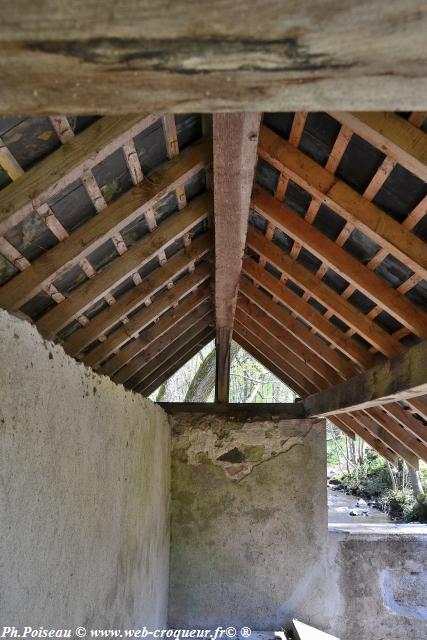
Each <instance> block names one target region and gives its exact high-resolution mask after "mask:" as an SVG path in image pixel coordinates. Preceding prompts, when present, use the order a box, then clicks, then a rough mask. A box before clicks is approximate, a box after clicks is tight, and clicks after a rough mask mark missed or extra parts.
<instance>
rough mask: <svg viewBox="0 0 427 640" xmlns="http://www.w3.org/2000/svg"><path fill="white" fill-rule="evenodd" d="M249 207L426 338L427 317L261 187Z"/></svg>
mask: <svg viewBox="0 0 427 640" xmlns="http://www.w3.org/2000/svg"><path fill="white" fill-rule="evenodd" d="M253 203H254V206H255V208H256V209H257V211H259V212H260V213H261V214H262V215H263V216H264V217H265V218H267V220H270V221H271V222H273V224H275V225H276V226H277V227H278V228H279V229H281V230H282V231H283V232H284V233H288V234H289V235H290V236H291V237H292V238H294V239H295V240H297V241H298V242H300V243H301V244H302V245H304V246H305V247H306V248H307V249H308V250H309V251H310V252H311V253H312V254H313V255H315V256H316V257H317V258H318V259H319V260H322V261H323V262H324V263H325V264H326V265H328V266H329V267H330V268H332V269H335V271H337V272H338V273H339V274H341V276H342V277H344V278H345V279H346V280H348V281H349V282H350V283H351V284H353V285H354V286H355V287H356V289H359V290H360V291H361V292H362V293H364V294H365V295H366V296H367V297H368V298H370V299H371V300H373V301H374V302H376V303H377V304H378V305H379V306H381V307H382V308H383V309H385V310H386V311H387V312H388V313H389V314H390V315H392V316H393V317H394V318H396V319H397V320H398V321H399V322H400V323H401V324H403V325H404V326H406V327H407V328H408V329H409V330H410V331H412V332H413V333H415V334H416V335H419V336H421V337H427V314H425V313H424V312H423V311H421V310H420V309H418V308H417V307H416V306H415V305H413V304H412V303H410V302H409V301H408V300H407V299H406V298H404V296H402V295H401V294H400V293H398V292H396V291H395V290H394V289H393V288H392V287H391V286H390V285H389V284H387V283H386V282H385V281H384V280H382V278H380V276H378V275H377V274H376V273H374V272H372V271H370V270H369V269H368V268H367V267H365V266H364V265H363V264H361V263H360V262H359V261H358V260H356V258H353V256H351V255H350V254H349V253H347V251H345V250H344V249H342V248H341V247H339V246H337V245H336V244H335V242H333V241H332V240H330V239H329V238H328V237H327V236H325V235H324V234H323V233H321V232H320V231H319V230H318V229H316V228H315V227H313V226H312V225H311V224H309V223H308V222H306V221H305V220H303V219H302V218H300V217H299V216H298V214H296V213H295V212H294V211H292V209H290V208H289V207H287V206H286V205H284V204H282V203H281V202H279V201H278V200H276V199H275V198H273V197H272V196H270V195H269V194H268V192H267V191H265V190H264V189H262V188H261V187H255V189H254V198H253Z"/></svg>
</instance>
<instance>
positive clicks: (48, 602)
mask: <svg viewBox="0 0 427 640" xmlns="http://www.w3.org/2000/svg"><path fill="white" fill-rule="evenodd" d="M0 434H1V453H0V460H1V476H0V481H1V512H2V514H1V521H0V522H1V524H0V539H1V543H0V544H1V551H0V566H1V594H0V620H1V621H2V624H4V625H9V626H11V625H16V626H18V627H22V626H23V625H32V626H33V627H36V626H39V625H43V626H45V627H49V626H51V627H55V628H58V627H67V626H76V625H84V626H87V627H90V626H100V627H107V626H112V627H115V626H117V627H119V628H120V627H123V626H124V625H126V626H136V625H146V626H147V627H158V626H162V625H164V624H165V623H166V612H167V587H168V570H169V569H168V562H169V519H168V511H169V490H170V427H169V423H168V418H167V416H166V414H165V413H164V412H163V411H162V410H161V409H160V408H159V407H156V406H155V405H154V404H153V403H152V402H150V401H149V400H145V399H144V398H142V397H141V396H138V395H135V394H132V393H128V392H125V391H124V389H123V388H122V387H119V386H117V385H115V384H113V383H112V382H111V381H110V380H108V379H107V378H105V377H100V376H98V375H95V374H94V373H92V372H91V371H90V370H89V369H87V368H85V367H83V365H80V364H78V363H77V362H75V361H74V360H72V359H71V358H69V357H68V356H66V355H65V353H64V352H63V350H62V349H61V347H58V346H54V345H52V344H50V343H47V342H44V341H43V340H42V338H41V337H40V335H39V334H38V333H37V331H36V330H35V328H34V327H32V326H30V325H29V324H27V323H25V322H22V321H19V320H17V319H16V318H13V317H12V316H9V315H8V314H6V313H5V312H0Z"/></svg>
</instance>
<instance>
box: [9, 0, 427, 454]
mask: <svg viewBox="0 0 427 640" xmlns="http://www.w3.org/2000/svg"><path fill="white" fill-rule="evenodd" d="M109 2H110V0H107V3H104V4H106V5H108V4H109ZM288 4H289V3H288ZM191 5H192V3H191V2H190V3H188V2H183V1H181V0H178V1H177V2H176V3H174V5H173V6H171V7H170V8H169V9H168V12H167V14H166V15H165V12H164V11H163V10H161V9H162V5H161V4H160V3H158V2H157V0H155V1H154V2H153V3H151V5H150V7H149V8H147V5H146V3H134V2H131V0H119V2H115V3H114V7H113V5H111V10H110V11H109V10H108V7H107V6H104V7H103V11H102V12H101V13H100V12H99V11H98V10H97V8H96V7H95V5H93V4H92V3H87V2H83V1H80V0H77V2H74V3H72V6H71V5H67V4H66V3H59V4H58V3H55V10H52V9H53V3H51V2H50V1H48V2H45V3H43V7H42V8H40V7H38V6H36V5H35V4H34V3H29V2H28V0H17V2H15V3H13V5H11V6H10V7H8V12H7V17H6V18H5V22H4V26H3V28H2V30H1V34H0V52H1V56H0V80H1V86H2V91H1V92H0V113H3V114H4V117H1V118H0V306H1V307H3V308H4V309H7V310H8V311H10V312H12V313H14V314H16V315H18V316H19V317H21V318H24V319H27V320H29V321H30V322H33V323H34V324H35V325H36V327H37V328H38V330H39V331H40V333H41V334H42V335H43V336H44V337H45V338H47V339H49V340H54V341H56V342H58V343H60V344H61V345H62V346H63V348H64V350H65V351H66V352H67V353H68V354H69V355H70V356H72V357H74V358H76V359H78V360H79V361H81V362H82V363H84V364H86V365H87V366H90V367H92V368H93V369H94V370H95V371H97V372H99V373H100V374H103V375H107V376H109V377H110V378H111V379H112V380H113V381H114V382H116V383H117V384H122V385H124V386H125V388H126V389H129V390H132V391H134V392H136V393H142V394H145V395H150V394H151V393H152V392H153V391H155V390H156V389H157V388H158V387H159V386H161V385H162V383H163V382H164V381H165V380H166V379H167V378H168V377H170V376H171V375H172V374H173V373H174V372H175V371H177V370H178V369H179V368H180V367H181V366H182V365H183V364H184V363H185V362H186V361H187V360H188V359H189V358H191V357H192V356H193V355H194V354H195V353H197V352H198V351H199V350H200V348H201V347H203V346H204V345H206V344H208V343H209V342H210V341H212V340H213V339H214V338H215V340H216V347H217V369H216V401H217V402H216V403H215V405H214V406H213V407H212V411H216V412H220V413H221V412H224V411H228V412H231V413H232V412H233V411H234V412H235V413H236V412H237V413H238V414H239V415H246V416H247V417H248V418H249V417H251V416H253V415H257V413H259V410H258V409H256V408H253V409H244V410H243V409H236V408H232V405H229V404H228V377H229V365H230V351H229V347H230V342H231V340H232V339H233V340H235V341H236V342H237V343H238V344H239V345H241V346H242V347H243V348H244V349H246V350H247V351H248V352H249V353H250V354H252V355H253V356H254V357H255V358H257V359H258V360H259V361H260V362H261V363H263V364H264V365H265V366H267V367H268V368H269V369H270V370H271V371H272V372H273V373H274V374H275V375H276V376H278V377H279V378H280V379H281V380H282V381H283V382H284V383H285V384H287V385H288V386H289V387H290V388H292V389H293V390H294V391H295V392H296V393H297V394H298V396H299V398H300V399H301V402H298V403H295V404H294V405H292V406H291V407H285V406H283V407H282V408H281V409H280V411H279V416H280V415H288V416H290V415H294V414H295V415H298V416H302V415H304V416H319V415H324V416H328V417H329V419H330V420H331V421H333V422H334V423H335V424H336V425H337V426H338V427H339V428H340V429H342V430H343V431H344V432H345V433H346V434H347V435H349V436H350V437H355V434H357V435H359V436H360V437H362V438H364V439H365V440H366V442H368V443H369V445H371V446H372V447H374V448H375V449H376V450H377V451H379V452H380V453H381V454H382V455H384V456H385V457H386V458H387V459H388V460H389V461H390V462H392V463H394V462H395V461H396V458H397V456H400V457H402V458H404V459H405V460H406V461H407V462H408V463H409V464H411V465H413V466H416V461H417V459H418V458H422V459H424V460H427V436H426V434H427V387H426V384H427V373H426V371H427V366H426V359H427V356H426V344H427V343H426V340H427V313H426V311H427V251H426V243H427V112H426V111H422V109H425V108H426V105H425V99H424V98H423V96H425V95H426V93H427V84H426V78H425V72H424V65H423V64H422V63H423V62H424V60H423V59H422V58H423V56H424V57H425V46H424V40H425V31H426V26H427V8H426V6H425V3H421V2H419V1H418V0H409V1H405V2H403V1H401V0H397V2H394V3H389V2H385V1H384V0H374V1H372V2H369V3H368V2H367V1H366V2H365V1H364V0H362V2H359V3H358V4H357V5H355V4H354V3H351V2H348V3H346V2H344V3H336V2H333V1H332V0H330V1H329V0H327V1H326V2H324V1H323V0H322V1H321V0H313V1H312V2H310V3H307V4H306V3H304V2H301V3H290V5H289V6H288V5H285V6H284V5H283V3H279V2H278V1H277V0H271V2H267V4H265V3H264V5H263V10H262V11H257V12H255V13H254V12H251V11H246V5H245V7H244V8H243V9H242V5H241V3H239V2H237V3H236V2H233V3H231V2H228V1H227V0H226V1H225V2H224V3H220V8H218V6H216V5H215V3H211V2H206V3H205V2H202V4H200V2H198V3H197V12H200V10H202V11H203V15H204V20H203V21H200V20H199V19H197V29H195V23H194V21H193V18H192V6H191ZM157 8H158V9H159V11H158V12H156V9H157ZM76 12H77V14H76ZM255 14H256V16H255ZM76 16H77V17H76ZM254 16H255V19H254ZM113 17H114V19H113ZM279 18H280V19H279ZM402 25H404V27H405V28H402ZM142 28H143V29H144V32H142V31H141V30H142ZM147 34H150V36H148V35H147ZM152 34H155V36H156V37H153V35H152ZM372 42H375V47H372V46H371V43H372ZM195 53H197V55H196V56H195V55H194V54H195ZM284 105H286V109H287V111H286V112H285V111H283V109H284ZM307 107H309V108H310V109H311V111H308V110H307ZM362 110H364V111H362ZM129 112H131V113H133V115H128V114H129ZM227 112H233V113H227ZM22 113H27V114H28V116H22V115H16V114H22ZM201 113H203V115H200V114H201ZM61 114H67V115H61ZM84 114H90V115H84ZM95 114H96V115H95ZM104 114H106V115H104ZM167 409H168V410H172V409H171V408H170V407H167ZM182 409H183V410H185V409H186V407H183V408H182ZM272 409H274V410H275V411H277V408H275V407H272ZM174 410H179V409H178V407H175V408H174ZM193 410H201V411H202V410H204V408H203V407H202V408H200V409H199V408H197V407H195V406H193ZM268 410H269V409H268ZM265 411H266V407H264V412H265Z"/></svg>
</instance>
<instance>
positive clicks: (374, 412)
mask: <svg viewBox="0 0 427 640" xmlns="http://www.w3.org/2000/svg"><path fill="white" fill-rule="evenodd" d="M388 406H389V405H385V406H384V407H371V408H370V409H365V411H364V413H365V414H368V415H369V416H370V417H371V418H372V419H373V420H375V421H376V422H377V423H378V424H379V425H381V426H382V427H384V429H386V430H387V431H389V432H390V433H391V434H392V435H393V436H394V437H395V438H397V440H399V441H400V442H401V443H402V444H404V445H405V446H406V447H407V448H408V449H410V450H411V451H413V453H414V454H415V455H416V456H417V457H418V458H421V459H424V460H425V458H426V453H427V448H426V446H425V440H424V442H423V441H422V440H419V439H418V438H417V437H416V435H415V434H413V433H412V432H411V431H409V430H408V429H407V427H406V424H407V423H406V421H405V423H404V424H402V422H401V421H400V420H396V419H395V418H394V417H393V416H392V415H391V414H389V413H388V412H386V411H385V409H386V407H388ZM397 406H398V405H397ZM421 426H423V425H421ZM396 453H397V452H396ZM413 466H415V467H416V466H417V465H413Z"/></svg>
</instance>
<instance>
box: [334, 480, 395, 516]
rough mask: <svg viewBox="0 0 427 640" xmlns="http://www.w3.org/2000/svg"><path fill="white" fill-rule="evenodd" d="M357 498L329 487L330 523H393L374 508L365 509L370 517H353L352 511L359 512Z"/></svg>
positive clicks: (382, 512)
mask: <svg viewBox="0 0 427 640" xmlns="http://www.w3.org/2000/svg"><path fill="white" fill-rule="evenodd" d="M358 500H359V498H358V497H357V496H348V495H346V494H345V492H344V491H340V490H336V489H333V488H332V487H331V486H329V485H328V522H329V524H332V523H349V522H352V523H353V524H356V523H362V522H364V523H367V524H374V523H382V524H384V523H391V522H392V520H391V519H390V518H389V517H388V516H387V515H386V514H385V513H384V511H380V510H379V509H375V508H374V507H363V510H365V511H367V512H368V515H366V516H365V515H361V516H351V515H350V511H352V509H355V510H356V511H359V510H360V509H359V508H358V507H357V501H358Z"/></svg>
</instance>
